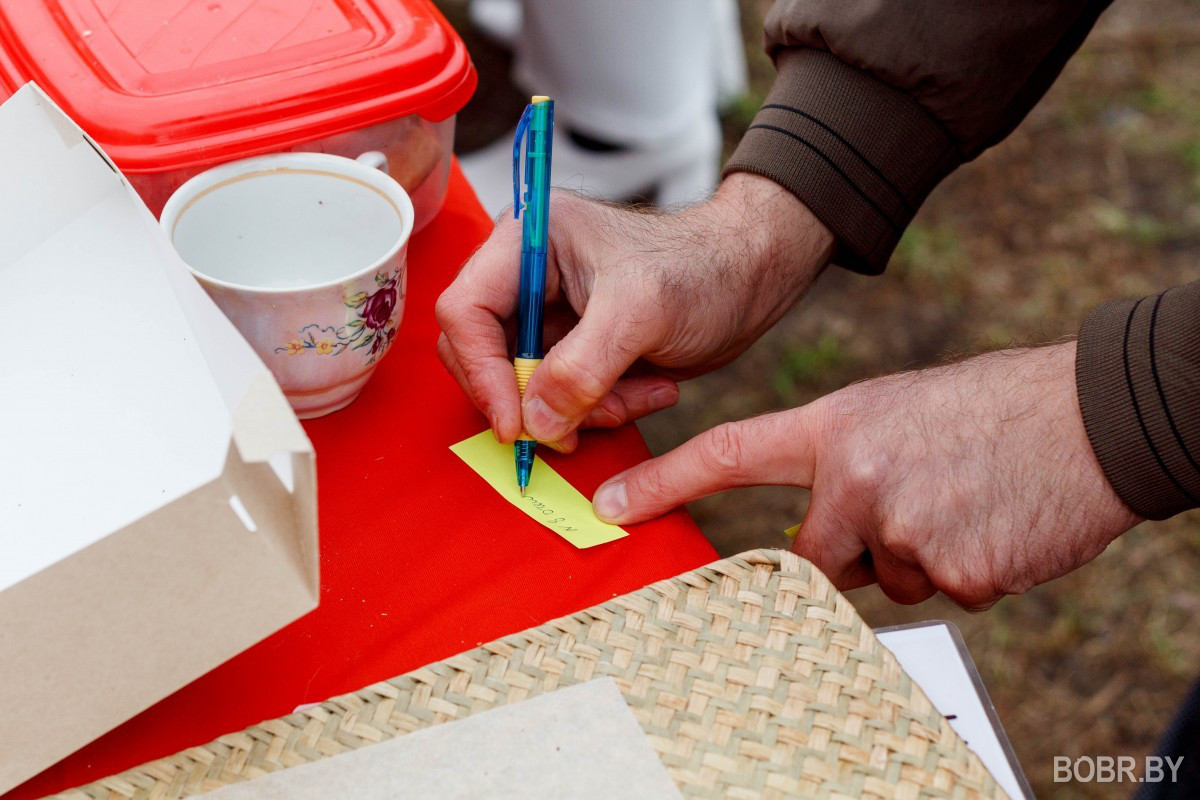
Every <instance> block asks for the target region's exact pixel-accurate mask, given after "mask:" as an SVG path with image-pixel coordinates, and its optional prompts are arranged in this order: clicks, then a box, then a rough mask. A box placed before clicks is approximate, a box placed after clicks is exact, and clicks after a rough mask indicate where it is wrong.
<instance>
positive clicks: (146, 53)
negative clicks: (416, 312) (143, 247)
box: [0, 0, 476, 229]
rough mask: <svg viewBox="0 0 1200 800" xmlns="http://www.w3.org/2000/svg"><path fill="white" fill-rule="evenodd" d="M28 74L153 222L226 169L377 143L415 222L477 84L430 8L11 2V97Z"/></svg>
mask: <svg viewBox="0 0 1200 800" xmlns="http://www.w3.org/2000/svg"><path fill="white" fill-rule="evenodd" d="M31 80H32V81H36V82H37V83H38V85H39V86H41V88H42V89H43V90H45V91H46V93H47V94H49V95H50V96H51V97H53V98H54V100H55V102H57V103H58V104H59V105H61V106H62V107H63V108H64V109H65V110H66V111H67V113H68V114H70V115H71V116H72V118H74V119H75V120H76V121H77V122H78V123H79V124H80V126H81V127H83V128H84V130H86V131H87V132H88V133H89V134H90V135H91V136H92V138H93V139H95V140H96V141H97V142H98V143H99V144H100V145H101V146H102V147H103V148H104V150H105V151H106V152H107V153H108V154H109V155H110V156H111V157H112V158H113V160H114V161H115V162H116V163H117V166H119V167H120V168H121V170H122V171H123V172H124V173H125V174H126V175H127V176H129V180H130V181H131V182H132V183H133V185H134V187H135V188H136V189H137V190H138V192H139V193H140V194H141V196H142V198H143V199H144V200H145V202H146V204H147V205H148V206H149V207H150V209H151V210H152V211H153V212H154V213H155V214H158V213H159V212H161V210H162V207H163V204H164V203H165V202H166V200H167V198H168V197H170V195H171V193H172V192H174V191H175V189H176V188H178V187H179V186H180V185H181V184H182V183H183V182H184V181H186V180H187V179H188V178H190V177H191V176H192V175H195V174H197V173H199V172H202V171H203V170H205V169H207V168H208V167H211V166H213V165H215V164H219V163H223V162H225V161H231V160H234V159H237V158H245V157H247V156H253V155H259V154H262V153H272V152H284V151H297V150H299V151H312V152H322V153H333V154H336V155H343V156H348V157H351V158H354V157H356V156H358V155H360V154H362V153H364V152H366V151H370V150H378V151H382V152H383V153H384V154H386V155H387V157H388V171H389V172H390V173H391V174H392V177H394V178H395V179H396V180H397V181H398V182H399V183H400V184H401V185H402V186H403V187H404V188H405V189H406V190H407V191H408V193H409V194H410V195H411V196H412V199H413V205H414V207H415V209H416V225H417V228H418V229H419V228H421V227H422V226H423V225H424V224H425V223H427V222H428V221H429V220H430V219H432V218H433V216H434V215H436V214H437V212H438V210H439V209H440V208H441V206H442V201H443V199H444V198H445V194H446V182H447V179H448V177H449V170H450V154H451V147H452V143H453V139H454V117H455V114H456V113H457V112H458V110H459V109H461V108H462V106H463V105H465V104H466V102H467V100H468V99H469V98H470V96H471V94H472V92H473V91H474V90H475V85H476V75H475V70H474V67H473V66H472V65H471V61H470V58H469V57H468V55H467V52H466V48H465V46H464V45H463V43H462V40H461V39H460V38H459V37H458V35H457V34H455V32H454V31H453V30H452V29H451V28H450V26H449V24H448V23H447V22H446V20H445V19H444V18H443V17H442V15H441V14H440V13H439V12H438V11H437V9H435V8H434V7H433V5H432V3H430V2H429V0H387V2H374V1H373V0H316V2H312V3H308V2H296V0H207V2H192V1H189V0H38V2H30V0H0V99H3V98H5V97H7V96H8V95H9V94H11V93H12V92H14V91H16V90H17V89H18V88H20V86H21V85H23V84H24V83H26V82H28V81H31Z"/></svg>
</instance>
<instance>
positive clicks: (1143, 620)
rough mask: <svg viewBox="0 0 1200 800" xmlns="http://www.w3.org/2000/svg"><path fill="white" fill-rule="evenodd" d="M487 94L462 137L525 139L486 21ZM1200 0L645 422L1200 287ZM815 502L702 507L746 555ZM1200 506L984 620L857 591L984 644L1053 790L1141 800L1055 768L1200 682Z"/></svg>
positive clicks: (1130, 35) (1142, 10) (1154, 719)
mask: <svg viewBox="0 0 1200 800" xmlns="http://www.w3.org/2000/svg"><path fill="white" fill-rule="evenodd" d="M441 4H442V5H443V7H445V8H446V9H447V11H448V13H449V15H450V16H451V17H452V19H453V21H454V22H455V24H456V25H457V26H458V27H459V28H460V29H462V30H464V32H465V33H466V36H467V38H468V42H469V45H470V47H471V50H472V54H473V56H474V57H475V59H476V63H477V64H478V65H479V66H480V72H481V78H482V80H483V83H484V86H485V90H483V91H481V92H480V94H479V97H478V99H477V100H475V101H473V102H472V105H471V106H469V107H468V109H467V110H466V112H465V113H464V114H463V115H462V117H460V120H461V121H460V137H459V145H460V146H461V147H463V148H470V147H472V146H476V145H478V144H482V143H484V142H486V141H488V140H490V139H491V138H493V137H494V136H496V135H498V134H500V133H502V132H504V131H506V130H508V129H509V127H510V126H511V125H512V117H513V109H514V108H518V107H519V104H520V103H521V102H522V96H523V94H522V93H521V92H519V91H517V90H516V89H514V88H513V87H511V86H510V85H508V83H507V56H506V55H505V54H504V53H503V52H501V51H499V50H497V49H495V48H494V47H488V46H487V45H486V43H485V42H483V41H481V40H480V39H479V38H478V37H476V36H473V35H472V34H471V32H470V31H469V30H467V23H466V20H465V15H464V14H463V13H462V6H461V0H443V2H442V3H441ZM768 6H769V3H768V2H765V0H743V3H742V10H743V17H744V26H743V27H744V29H745V38H746V41H747V52H748V54H749V58H750V65H751V76H752V91H751V92H750V94H749V95H748V96H747V97H746V98H744V100H743V101H742V102H740V103H738V104H737V105H736V106H735V107H734V108H733V109H732V110H731V111H730V112H729V114H728V115H727V117H726V120H725V126H726V134H727V139H728V142H729V144H730V146H731V145H732V143H734V142H736V141H737V138H738V137H739V136H740V135H741V132H742V131H744V130H745V127H746V125H748V124H749V120H750V118H751V117H752V116H753V113H754V110H755V109H756V108H757V106H758V104H759V103H760V102H761V98H762V96H763V94H764V93H765V92H766V89H767V87H768V86H769V85H770V81H771V78H772V70H771V66H770V63H769V61H767V59H766V58H765V57H764V56H762V54H761V52H760V51H759V41H760V36H759V30H760V27H761V19H762V16H763V14H764V13H765V8H766V7H768ZM1197 75H1200V3H1197V2H1196V0H1124V2H1117V3H1116V4H1115V5H1114V7H1113V8H1112V9H1110V10H1109V11H1108V12H1107V13H1106V14H1105V16H1104V17H1103V18H1102V20H1101V23H1100V24H1099V26H1098V27H1097V29H1096V31H1095V33H1094V34H1093V36H1092V38H1091V39H1090V40H1089V42H1088V44H1087V45H1085V46H1084V48H1083V50H1082V51H1081V52H1080V53H1079V54H1078V55H1077V56H1076V57H1075V58H1074V59H1073V61H1072V62H1071V63H1070V65H1069V66H1068V67H1067V69H1066V71H1065V72H1064V74H1063V76H1062V78H1061V79H1060V80H1059V81H1058V83H1057V84H1056V85H1055V86H1054V88H1053V89H1052V90H1051V91H1050V93H1049V94H1048V96H1047V97H1046V98H1045V99H1044V100H1043V101H1042V103H1040V104H1039V105H1038V107H1037V108H1035V109H1034V111H1033V112H1032V113H1031V114H1030V115H1029V118H1028V119H1027V120H1026V121H1025V122H1024V123H1023V124H1022V125H1021V126H1020V127H1019V128H1018V129H1017V131H1016V132H1015V133H1014V134H1013V135H1012V136H1010V137H1009V138H1008V139H1007V140H1006V141H1005V142H1004V143H1002V144H1001V145H999V146H998V147H996V148H994V149H992V150H991V151H989V152H987V153H985V154H984V155H983V156H982V157H981V158H979V159H978V160H977V161H975V162H973V163H971V164H968V165H966V166H964V167H963V168H962V169H960V170H959V171H958V172H956V173H955V174H954V175H952V176H951V177H950V178H949V179H948V180H947V181H945V183H944V184H943V185H942V186H941V187H940V188H939V189H938V190H937V191H936V192H935V193H934V194H933V196H932V197H931V198H930V199H929V201H928V202H927V203H926V204H925V206H924V208H922V210H921V212H920V214H919V215H918V217H917V219H916V221H915V222H914V223H913V225H912V227H911V228H910V229H909V231H908V232H907V234H906V235H905V237H904V240H903V241H902V242H901V245H900V247H899V248H898V250H897V253H896V256H895V258H894V259H893V262H892V264H891V267H890V268H889V270H888V273H887V274H886V275H884V276H882V277H879V278H864V277H861V276H856V275H852V274H850V273H847V272H844V271H840V270H829V271H827V272H826V274H825V276H824V277H822V279H821V280H820V281H819V282H818V285H817V286H816V287H815V288H814V290H813V291H812V292H811V293H810V294H809V296H808V297H807V298H806V299H805V300H804V301H803V302H802V303H801V304H800V305H799V306H798V307H797V308H796V309H794V310H793V311H792V312H791V313H790V314H789V315H788V316H787V317H786V318H785V319H784V320H782V321H781V322H780V323H779V325H777V326H776V327H775V329H774V330H772V331H771V332H770V333H768V334H767V335H766V336H764V337H763V339H762V340H761V341H759V342H758V343H757V344H756V345H755V346H754V347H753V348H751V350H750V351H748V352H747V353H746V354H745V355H744V356H743V357H742V358H740V359H739V360H738V361H737V362H735V363H734V364H731V365H730V366H728V367H726V368H724V369H722V370H720V371H718V372H715V373H713V374H711V375H708V376H705V377H703V378H700V379H697V380H695V381H692V382H690V383H689V384H686V385H685V386H684V389H683V396H682V398H681V400H680V403H679V405H678V406H677V407H676V408H675V409H672V410H670V411H667V412H664V413H662V414H659V415H657V416H655V417H654V418H652V419H650V420H647V421H646V422H644V423H643V424H642V430H643V432H644V433H645V435H646V437H647V439H648V441H649V442H650V445H651V448H652V449H653V450H654V451H655V452H657V453H661V452H664V451H666V450H668V449H669V448H671V447H673V446H675V445H677V444H679V443H681V442H683V441H684V440H686V439H687V438H689V437H691V436H694V435H695V434H697V433H699V432H700V431H702V430H704V429H706V428H709V427H711V426H713V425H715V424H717V423H719V422H722V421H726V420H731V419H738V418H741V417H745V416H748V415H752V414H757V413H761V412H764V411H769V410H774V409H778V408H783V407H788V406H794V405H799V404H802V403H805V402H807V401H809V400H812V399H813V398H816V397H819V396H820V395H822V394H825V393H828V392H830V391H832V390H835V389H837V388H840V387H842V386H844V385H846V384H848V383H850V382H853V381H856V380H861V379H863V378H867V377H870V376H872V375H875V374H879V373H881V372H887V371H893V370H896V369H900V368H904V367H912V366H918V365H921V364H927V363H932V362H935V361H937V360H938V359H940V358H942V357H944V356H946V355H948V354H955V353H964V352H973V351H979V350H986V349H989V348H996V347H1003V346H1006V345H1009V344H1012V343H1019V342H1035V341H1046V340H1049V339H1054V338H1057V337H1059V336H1063V335H1066V334H1071V333H1073V332H1075V331H1076V330H1077V329H1078V327H1079V325H1080V323H1081V322H1082V321H1083V319H1084V317H1085V316H1086V315H1087V313H1088V311H1089V310H1090V309H1092V308H1093V307H1094V306H1096V305H1097V304H1099V303H1100V302H1102V301H1103V300H1105V299H1107V298H1113V297H1120V296H1129V295H1139V294H1145V293H1149V292H1152V291H1156V290H1158V289H1161V288H1165V287H1167V286H1171V285H1174V284H1178V283H1182V282H1185V281H1187V280H1192V279H1195V278H1196V277H1197V276H1198V275H1200V269H1197V265H1198V264H1200V81H1198V80H1197V78H1196V76H1197ZM806 503H807V493H806V492H803V491H801V490H795V489H785V488H773V487H771V488H760V489H748V490H742V491H737V492H730V493H727V494H724V495H721V496H718V497H714V498H710V499H708V500H704V501H701V502H698V503H695V504H693V505H692V507H691V510H692V513H693V515H694V516H695V518H696V520H697V521H698V522H699V523H700V526H701V528H702V529H703V530H704V531H705V533H706V535H708V536H709V537H710V538H711V540H712V541H713V542H714V544H715V545H716V546H717V548H718V549H719V550H720V551H721V552H722V553H724V554H732V553H736V552H740V551H742V550H746V549H749V548H753V547H762V546H784V545H785V539H784V538H783V536H782V534H781V533H780V531H782V530H783V529H784V528H785V527H787V526H788V525H791V524H792V523H794V522H796V521H798V520H800V519H801V518H802V517H803V515H804V510H805V506H806ZM1198 576H1200V513H1196V512H1193V513H1191V514H1185V515H1182V516H1180V517H1177V518H1175V519H1173V520H1169V521H1167V522H1161V523H1146V524H1144V525H1141V526H1139V527H1138V528H1137V529H1135V530H1134V531H1133V532H1131V533H1129V534H1128V535H1126V536H1124V537H1122V538H1121V539H1119V540H1117V541H1116V542H1115V543H1114V544H1113V545H1112V546H1111V547H1110V548H1109V549H1108V551H1107V552H1105V553H1104V554H1103V555H1102V556H1100V557H1099V558H1098V559H1096V560H1095V561H1094V562H1093V563H1091V564H1089V565H1088V566H1086V567H1084V568H1083V569H1080V570H1078V571H1077V572H1075V573H1073V574H1072V575H1069V576H1067V577H1065V578H1062V579H1059V580H1057V581H1054V582H1052V583H1050V584H1047V585H1045V586H1041V587H1038V588H1036V589H1034V590H1032V591H1030V592H1028V593H1027V594H1025V595H1022V596H1019V597H1010V598H1006V599H1005V600H1003V601H1001V602H1000V603H999V604H997V605H996V606H995V607H993V608H992V609H991V610H989V611H987V612H984V613H980V614H968V613H966V612H963V611H961V610H960V609H958V608H956V607H955V606H953V605H952V604H950V603H948V602H946V601H945V600H944V599H942V598H934V599H932V600H930V601H928V602H926V603H923V604H921V605H918V606H914V607H902V606H897V605H895V604H893V603H891V602H890V601H889V600H887V598H885V597H884V596H883V595H882V594H881V593H879V591H878V590H877V589H874V588H870V589H862V590H858V591H855V592H852V593H851V594H850V598H851V600H852V601H853V602H854V604H855V605H856V606H857V607H858V609H859V611H860V612H861V613H862V614H863V616H864V617H865V618H866V619H867V620H868V621H869V622H870V623H871V624H872V625H875V626H879V625H888V624H894V623H900V622H907V621H914V620H922V619H931V618H941V619H949V620H952V621H954V622H955V623H956V624H957V625H958V626H959V627H960V628H961V629H962V631H963V634H964V636H965V637H966V640H967V642H968V645H969V647H970V650H971V653H972V655H973V656H974V658H975V660H976V662H977V663H978V666H979V669H980V672H981V673H982V675H983V678H984V682H985V683H986V684H987V686H988V689H989V691H990V692H991V695H992V699H993V700H994V701H995V704H996V707H997V710H998V712H999V715H1000V718H1001V720H1003V722H1004V725H1005V728H1006V729H1007V731H1008V734H1009V736H1010V738H1011V739H1012V741H1013V744H1014V746H1015V748H1016V751H1017V754H1018V756H1019V757H1020V759H1021V762H1022V764H1023V765H1024V768H1025V771H1026V773H1027V774H1028V776H1029V779H1030V781H1031V783H1032V784H1033V786H1034V788H1035V790H1036V791H1037V793H1038V795H1039V796H1041V797H1056V798H1109V797H1125V796H1128V795H1129V793H1130V790H1131V788H1132V787H1130V786H1129V785H1128V784H1125V785H1121V784H1099V783H1090V784H1078V783H1073V784H1055V783H1053V757H1054V756H1056V755H1068V756H1072V757H1076V756H1080V755H1092V756H1096V755H1111V756H1119V755H1133V756H1138V757H1140V756H1142V755H1145V754H1148V753H1149V752H1151V751H1152V749H1153V746H1154V743H1155V741H1156V739H1157V738H1158V736H1159V735H1160V733H1161V732H1162V730H1163V728H1164V726H1165V725H1166V723H1167V721H1168V720H1169V719H1170V718H1171V715H1172V713H1173V711H1174V708H1175V705H1176V704H1177V703H1178V701H1179V700H1180V699H1181V698H1182V696H1183V694H1184V692H1185V691H1186V689H1187V686H1188V685H1189V683H1190V682H1191V680H1192V679H1193V678H1195V677H1196V676H1197V675H1200V624H1198V623H1197V620H1196V618H1197V611H1198V610H1200V580H1198Z"/></svg>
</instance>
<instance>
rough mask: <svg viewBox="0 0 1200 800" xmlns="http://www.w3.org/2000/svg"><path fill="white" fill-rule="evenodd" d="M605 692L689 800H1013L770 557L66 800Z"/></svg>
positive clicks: (188, 788)
mask: <svg viewBox="0 0 1200 800" xmlns="http://www.w3.org/2000/svg"><path fill="white" fill-rule="evenodd" d="M603 675H609V676H612V677H613V678H614V679H615V680H616V683H617V685H618V686H620V688H621V691H622V692H623V693H624V695H625V699H626V701H627V702H628V703H629V706H630V708H631V709H632V710H633V713H634V715H635V716H636V717H637V719H638V721H639V722H640V723H641V725H642V728H643V729H644V730H645V731H646V734H647V735H648V736H649V738H650V740H651V742H652V744H653V746H654V747H655V748H656V749H657V750H658V752H659V754H660V756H661V757H662V760H663V763H664V764H665V765H666V767H667V769H668V771H669V772H670V773H671V775H672V777H674V779H675V781H676V783H677V784H678V785H679V787H680V788H681V790H682V791H683V793H684V795H685V796H687V797H706V798H707V797H712V798H717V797H720V798H726V797H728V798H759V797H765V798H776V797H778V798H782V797H796V796H803V797H817V798H880V799H884V798H886V799H887V800H893V799H894V800H902V799H907V798H977V797H988V798H992V797H1003V796H1004V794H1003V792H1002V790H1001V789H1000V788H999V787H998V786H997V785H996V783H995V781H994V780H993V778H992V776H991V775H990V774H989V773H988V772H987V770H986V769H985V768H984V767H983V765H982V764H981V763H980V761H979V759H978V758H977V757H976V756H975V755H974V754H973V753H971V752H970V751H969V750H968V749H967V748H966V746H965V744H964V743H963V741H962V740H961V739H960V738H959V737H958V735H957V734H955V733H954V731H953V730H952V729H951V728H950V725H949V723H947V722H946V720H945V719H943V718H942V716H941V715H940V714H939V713H938V712H937V711H936V710H935V709H934V708H933V707H932V705H931V704H930V703H929V700H928V699H927V698H926V697H925V695H924V693H923V692H922V691H921V690H920V689H919V688H918V687H917V686H916V685H915V684H913V683H912V682H911V681H910V680H909V679H908V677H907V676H906V675H905V674H904V673H903V671H901V669H900V667H899V665H898V664H897V663H896V661H895V659H894V658H893V657H892V656H891V654H890V653H888V652H887V650H885V649H884V648H883V647H882V646H881V645H880V644H879V642H878V640H877V639H876V638H875V635H874V634H873V633H872V632H871V630H870V628H868V627H867V626H866V625H865V624H864V623H863V621H862V620H861V619H860V618H859V617H858V615H857V614H856V613H855V611H854V608H853V607H852V606H851V605H850V603H849V602H847V601H846V600H845V598H843V597H842V596H841V595H840V594H838V593H837V591H836V590H835V589H834V588H833V587H832V586H831V585H830V583H829V582H828V581H827V580H826V579H825V577H824V576H823V575H822V574H821V573H820V572H819V571H817V570H816V569H814V568H813V567H811V566H810V565H809V564H808V562H806V561H803V560H802V559H800V558H798V557H796V556H793V555H791V554H790V553H781V552H778V551H765V550H759V551H753V552H750V553H745V554H743V555H741V556H738V557H735V558H730V559H726V560H723V561H718V562H716V563H714V564H711V565H709V566H707V567H704V568H702V569H699V570H696V571H694V572H690V573H686V574H684V575H682V576H679V577H677V578H673V579H671V580H667V581H661V582H659V583H656V584H653V585H651V586H648V587H646V588H645V589H642V590H640V591H638V592H634V593H633V594H629V595H625V596H624V597H619V598H616V599H614V600H612V601H610V602H607V603H604V604H603V605H600V606H596V607H594V608H591V609H588V610H586V611H581V612H579V613H577V614H573V615H571V616H569V617H563V618H561V619H557V620H554V621H552V622H549V623H547V624H545V625H542V626H540V627H538V628H533V629H530V630H528V631H525V632H523V633H519V634H514V635H512V636H508V637H505V638H503V639H500V640H498V641H495V642H492V643H490V644H487V645H484V646H483V647H479V648H476V649H474V650H471V651H468V652H465V653H461V654H459V655H457V656H454V657H453V658H448V659H446V660H445V661H441V662H438V663H436V664H431V665H429V666H427V667H424V668H422V669H418V670H416V671H414V672H410V673H409V674H407V675H403V676H400V677H398V678H393V679H392V680H389V681H384V682H382V683H378V684H375V685H373V686H370V687H367V688H365V689H363V690H361V691H358V692H355V693H353V694H348V695H343V696H341V697H336V698H333V699H331V700H329V701H327V702H325V703H323V704H322V705H321V706H319V707H316V708H312V709H308V710H306V711H303V712H300V713H295V714H290V715H288V716H286V717H283V718H281V719H276V720H270V721H268V722H264V723H262V724H260V725H255V726H254V727H252V728H248V729H246V730H245V731H242V732H240V733H233V734H229V735H227V736H223V737H221V738H220V739H218V740H216V741H214V742H211V743H210V744H208V745H205V746H203V747H194V748H191V749H189V750H185V751H183V752H181V753H177V754H176V755H174V756H171V757H169V758H165V759H161V760H159V761H155V762H152V763H149V764H145V765H143V766H141V767H139V768H137V769H133V770H130V771H128V772H125V773H123V774H121V775H117V776H113V777H110V778H106V779H104V780H102V781H99V782H97V783H93V784H90V785H88V786H85V787H82V788H80V789H76V790H73V791H72V792H69V793H68V794H67V795H65V796H67V797H72V798H77V799H79V798H106V799H108V798H174V797H180V796H184V795H188V794H194V793H197V792H202V791H205V790H208V789H213V788H216V787H218V786H222V785H225V784H227V783H232V782H234V781H240V780H246V779H249V778H254V777H256V776H260V775H264V774H266V773H268V772H272V771H274V770H277V769H283V768H286V767H289V766H294V765H296V764H301V763H305V762H308V761H313V760H316V759H320V758H324V757H326V756H330V755H334V754H336V753H341V752H344V751H346V750H351V749H354V748H358V747H365V746H367V745H370V744H374V743H376V742H379V741H381V740H384V739H388V738H391V737H393V736H399V735H403V734H405V733H408V732H410V731H413V730H417V729H418V728H424V727H427V726H430V725H436V724H439V723H442V722H447V721H450V720H454V719H459V718H462V717H465V716H467V715H469V714H473V713H475V712H477V711H482V710H485V709H488V708H492V707H494V706H498V705H503V704H505V703H514V702H518V701H520V700H523V699H525V698H527V697H530V696H532V695H536V694H540V693H542V692H548V691H553V690H554V689H556V688H558V687H560V686H567V685H570V684H573V683H579V682H581V681H586V680H589V679H591V678H594V677H599V676H603ZM620 794H621V793H620V788H619V783H614V787H613V795H614V796H620Z"/></svg>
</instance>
